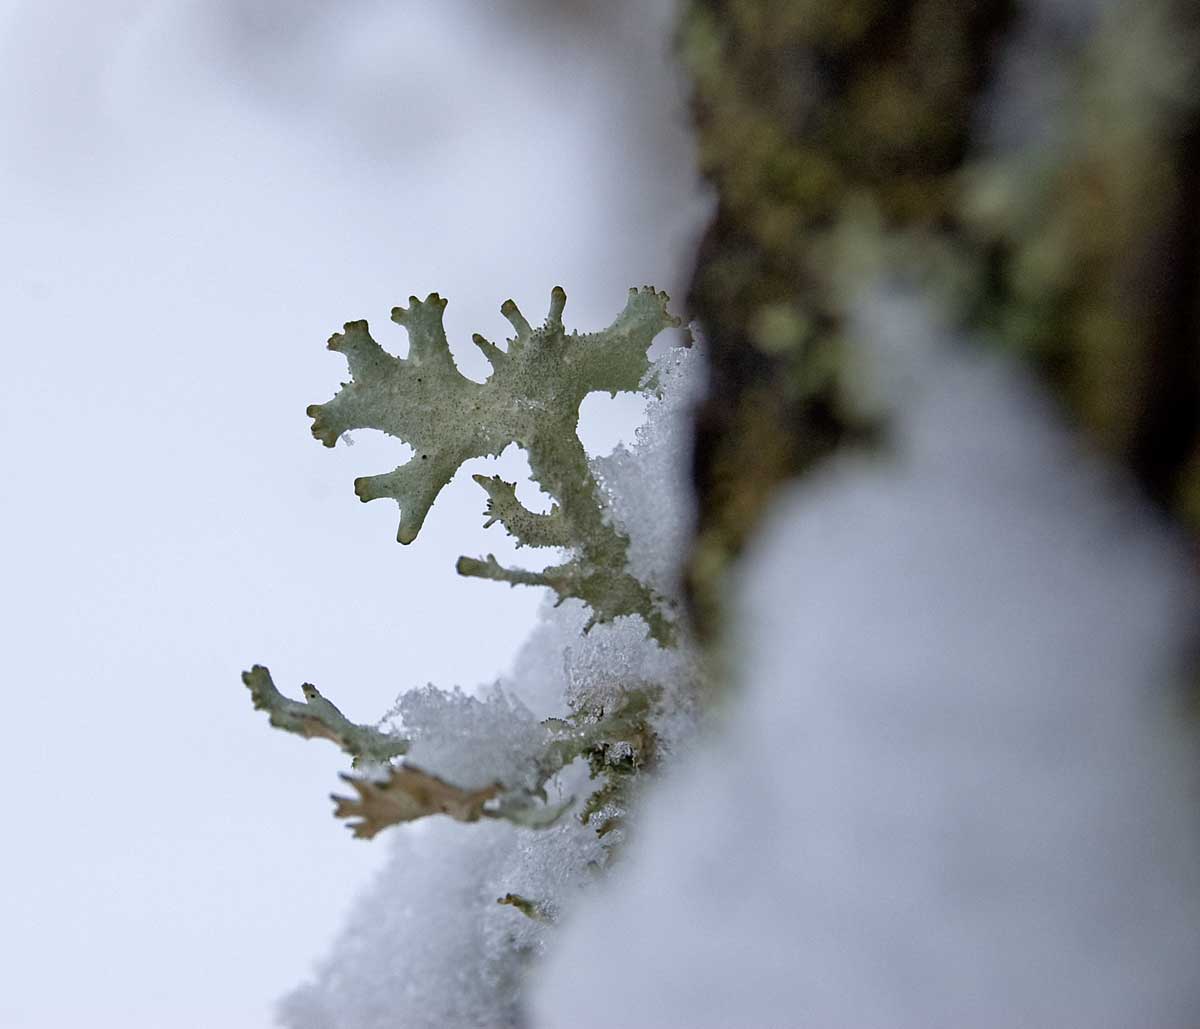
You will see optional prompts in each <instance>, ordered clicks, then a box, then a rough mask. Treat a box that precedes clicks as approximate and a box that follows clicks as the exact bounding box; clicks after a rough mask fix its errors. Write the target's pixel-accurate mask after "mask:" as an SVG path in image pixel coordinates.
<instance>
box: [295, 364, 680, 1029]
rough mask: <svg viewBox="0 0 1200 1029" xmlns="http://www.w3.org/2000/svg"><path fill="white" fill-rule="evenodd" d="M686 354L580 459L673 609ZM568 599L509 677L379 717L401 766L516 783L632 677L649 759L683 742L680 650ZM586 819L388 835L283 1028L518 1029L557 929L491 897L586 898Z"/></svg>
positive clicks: (421, 826) (600, 869)
mask: <svg viewBox="0 0 1200 1029" xmlns="http://www.w3.org/2000/svg"><path fill="white" fill-rule="evenodd" d="M699 366H700V358H699V356H698V355H697V354H695V353H693V352H691V351H686V350H679V349H674V350H670V351H668V352H666V353H665V354H664V355H663V356H662V357H661V358H659V359H658V361H657V362H656V363H655V370H656V371H657V373H658V381H659V382H660V383H661V386H662V392H661V395H660V396H658V397H657V398H655V399H653V400H652V401H651V402H650V404H649V405H648V412H647V423H646V425H645V426H644V427H643V428H642V429H641V430H639V432H638V433H637V435H636V438H635V442H634V444H633V445H632V446H631V447H624V446H622V447H620V448H618V450H617V451H615V452H614V453H613V454H612V455H610V456H609V457H604V458H597V459H595V460H594V467H595V468H596V470H597V472H598V474H600V475H602V476H603V488H604V491H605V495H606V497H607V498H608V499H609V501H610V502H611V504H612V505H613V511H612V517H613V518H614V519H616V521H617V522H618V524H619V525H620V526H621V527H622V529H624V531H625V532H626V533H627V534H628V535H629V537H630V543H631V547H630V553H631V562H630V563H631V568H632V569H633V570H634V572H635V573H636V574H638V575H639V576H643V577H645V580H646V581H648V582H650V583H651V584H652V585H654V586H655V588H657V589H658V590H660V591H661V592H662V593H663V594H664V595H665V596H666V597H667V598H668V599H670V600H674V601H676V602H677V593H676V589H675V583H674V579H673V574H672V571H671V569H673V568H674V567H675V566H676V565H677V563H678V560H679V557H680V548H681V547H682V544H683V541H684V539H685V533H686V531H687V528H688V526H689V524H690V518H691V510H692V498H691V495H690V490H689V486H688V483H687V481H686V477H685V473H684V471H682V469H685V468H686V454H687V450H688V446H689V442H690V431H691V429H690V422H689V417H688V416H689V414H690V411H689V404H690V402H691V400H692V398H694V396H695V395H696V392H697V389H698V386H697V383H698V379H699V374H700V371H699ZM587 618H588V612H587V610H586V609H585V608H584V607H583V605H582V604H580V603H579V602H578V601H568V602H567V603H565V604H563V605H561V606H560V607H557V608H555V607H553V606H551V605H550V603H549V601H547V603H546V605H545V607H544V608H543V612H542V618H541V622H540V624H539V626H538V628H537V629H536V630H535V631H534V633H533V635H532V636H531V638H530V639H529V641H528V642H527V643H526V644H525V646H524V647H523V648H522V650H521V651H520V653H519V655H518V657H517V659H516V661H515V663H514V667H513V670H512V671H511V672H510V673H509V674H508V675H506V676H504V677H503V678H501V679H500V681H499V682H497V683H496V684H493V685H492V686H490V687H487V688H484V689H481V690H479V691H477V695H474V696H472V695H469V694H467V693H465V692H463V691H461V690H457V689H455V690H442V689H438V688H436V687H433V686H425V687H421V688H418V689H415V690H410V691H408V692H406V693H404V694H403V695H402V696H401V697H400V698H399V700H398V702H397V705H396V708H395V709H393V711H392V712H391V713H390V717H391V718H392V720H393V721H394V722H395V723H396V727H397V731H400V732H403V733H404V734H405V735H407V736H409V737H411V738H412V740H413V744H412V748H411V750H410V751H409V754H408V755H407V758H406V759H407V760H409V761H411V762H412V763H413V764H414V765H416V766H418V767H420V768H422V769H424V770H425V771H428V772H432V773H433V774H435V775H439V776H441V777H443V778H445V779H447V780H449V781H451V782H454V783H455V784H456V785H461V786H479V785H483V784H486V783H489V782H493V781H495V780H497V779H502V780H504V781H505V782H506V783H508V784H510V785H511V784H512V783H514V782H517V781H520V780H521V777H522V776H523V775H524V774H526V773H527V770H528V768H529V764H530V757H531V754H532V753H533V751H534V749H535V747H536V744H537V742H538V741H539V740H540V739H542V738H543V737H544V733H543V732H542V730H541V728H540V725H539V722H540V720H541V719H543V718H546V717H550V716H555V717H562V716H564V715H566V714H568V713H569V710H570V708H571V706H572V705H573V704H576V703H579V702H582V701H583V700H585V699H591V700H592V701H593V702H594V701H595V700H597V699H600V700H603V699H604V698H605V697H606V696H607V695H608V694H609V693H610V692H615V691H619V690H620V689H622V688H627V687H630V686H637V685H642V684H647V683H649V684H655V685H657V686H659V687H661V688H662V695H661V701H660V711H659V714H658V716H657V718H656V721H655V727H656V729H657V730H658V733H659V745H660V749H662V750H663V751H677V752H682V751H683V749H684V747H685V744H686V741H687V740H688V739H689V738H690V737H691V736H692V735H693V731H692V730H693V727H694V724H695V721H694V720H695V706H694V697H695V694H696V690H697V684H698V682H699V681H700V679H701V671H700V668H699V664H698V660H697V657H696V654H695V652H694V651H693V650H692V649H690V648H689V647H688V646H687V645H686V644H684V645H682V646H681V647H679V648H676V649H673V650H669V651H668V650H664V649H662V648H661V647H659V646H658V644H656V643H655V642H654V641H653V640H650V639H648V638H647V636H646V627H645V625H644V624H643V623H642V622H641V620H640V619H637V618H623V619H618V620H617V621H616V622H614V623H612V624H608V625H600V626H596V627H595V628H593V629H592V630H591V631H590V632H589V633H588V634H587V635H586V636H585V635H584V634H583V626H584V624H585V623H586V621H587ZM594 788H595V786H594V784H590V783H589V780H588V778H587V770H586V768H584V767H583V766H582V763H581V762H576V763H575V765H573V766H571V767H569V768H568V769H566V770H565V771H564V773H562V774H561V775H560V776H559V777H558V781H557V782H555V783H553V784H552V786H551V789H550V790H549V792H550V794H551V796H550V798H549V799H550V801H551V802H552V803H554V802H557V801H559V800H562V799H566V798H567V797H569V796H572V795H573V796H575V797H577V798H578V799H579V800H582V799H583V797H585V796H587V794H588V793H590V792H591V790H592V789H594ZM619 838H620V831H619V830H618V832H617V833H616V834H613V835H610V836H608V837H606V839H605V840H604V841H601V840H600V839H599V838H598V837H597V835H596V832H595V826H594V824H593V825H592V826H584V825H582V824H581V823H580V822H579V820H578V819H577V818H576V817H575V816H574V815H573V814H568V815H567V816H565V817H564V818H563V819H562V820H561V821H560V822H559V823H558V824H557V825H555V826H554V827H552V828H550V829H547V830H530V829H522V828H516V827H514V826H512V825H510V824H508V823H496V822H487V821H484V822H480V823H476V824H471V825H463V824H459V823H455V822H451V821H449V820H448V819H445V818H441V817H435V818H429V819H425V820H423V821H421V822H418V823H415V824H412V825H407V826H400V827H398V828H396V829H391V830H388V832H387V834H386V836H385V837H381V838H380V839H379V840H378V841H377V842H378V844H382V845H386V846H389V847H390V848H391V852H390V855H389V859H388V863H387V865H386V867H385V868H384V870H383V872H382V873H381V874H380V876H379V877H378V879H377V880H376V882H375V883H374V884H373V885H372V887H371V888H370V889H369V890H368V891H367V892H366V893H365V894H364V896H363V897H362V898H361V899H360V901H359V903H358V904H357V906H356V907H355V910H354V911H353V912H352V914H351V915H350V917H349V919H348V921H347V924H346V928H345V929H344V931H343V932H342V933H341V935H340V936H339V938H338V940H337V941H336V942H335V943H334V945H333V947H332V949H331V952H330V954H329V957H328V958H327V959H326V960H325V961H324V962H323V963H322V965H321V966H320V967H319V968H318V969H317V971H316V974H315V976H314V977H313V978H312V979H311V981H310V982H308V983H306V984H305V985H304V986H302V987H300V988H299V989H297V990H295V991H294V992H293V993H291V994H290V995H289V996H288V997H286V998H285V999H284V1001H283V1002H282V1003H281V1005H280V1008H279V1020H280V1023H281V1024H282V1025H285V1026H288V1027H290V1029H333V1027H337V1029H383V1027H388V1029H392V1027H395V1026H397V1025H402V1026H405V1027H412V1029H423V1027H430V1029H433V1027H454V1026H508V1025H519V1024H522V1023H523V1021H524V1017H523V996H524V987H525V982H526V977H527V973H528V970H529V969H530V968H531V967H532V966H533V965H534V963H536V962H537V960H538V959H539V958H540V956H541V955H542V953H543V951H544V950H545V948H546V946H547V942H548V939H550V937H551V935H552V934H553V932H554V930H555V928H556V926H554V925H549V924H546V923H543V922H538V921H535V920H533V919H530V918H528V917H526V916H525V915H524V914H522V913H521V912H519V911H518V910H517V909H516V908H514V907H512V906H508V905H500V904H497V900H498V899H499V898H501V897H503V896H505V895H506V894H508V893H516V894H519V895H521V896H522V897H524V898H527V899H530V900H533V901H536V902H537V903H538V904H539V905H540V906H541V908H542V909H543V910H544V911H545V912H546V913H547V914H548V915H549V916H550V917H551V918H553V919H557V918H559V917H560V916H562V915H563V914H564V913H565V912H566V911H568V910H569V909H570V908H571V907H572V906H573V905H574V903H575V902H576V900H577V898H578V897H579V896H580V895H581V894H582V893H584V892H585V891H591V890H594V889H596V888H597V887H599V886H600V885H601V884H602V883H603V880H604V877H605V875H606V867H607V865H608V864H609V852H608V850H607V849H606V846H605V844H607V843H612V842H615V841H616V840H617V839H619Z"/></svg>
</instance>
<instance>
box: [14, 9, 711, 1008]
mask: <svg viewBox="0 0 1200 1029" xmlns="http://www.w3.org/2000/svg"><path fill="white" fill-rule="evenodd" d="M672 6H673V5H672V4H671V3H670V2H669V0H621V2H613V0H608V2H600V0H597V2H595V3H594V4H589V3H578V2H577V3H570V2H563V0H503V2H496V3H489V4H478V3H468V2H466V0H440V2H438V3H436V4H435V3H417V2H405V0H391V2H383V0H341V2H335V0H90V2H89V3H86V4H83V3H79V2H78V0H8V2H4V3H0V239H2V240H3V249H2V250H0V253H2V255H3V256H2V258H0V259H2V261H3V269H2V270H3V274H2V275H0V305H2V307H0V309H2V311H3V322H4V327H5V340H4V346H3V359H2V364H0V389H2V390H3V402H2V403H0V430H2V431H3V434H4V438H5V440H6V443H7V448H6V456H5V458H4V461H3V465H2V469H3V475H2V476H0V529H2V530H3V533H2V538H3V544H2V545H0V546H2V561H3V565H2V574H3V581H4V582H6V583H7V584H8V585H7V588H6V589H4V591H3V593H2V594H0V645H2V646H3V652H4V656H5V667H6V669H7V673H8V674H7V682H6V683H5V686H4V717H5V722H6V727H7V732H6V733H5V743H4V746H3V748H0V755H2V756H0V761H2V772H3V782H4V789H5V794H6V797H7V801H6V805H5V823H4V824H5V831H4V835H3V840H4V845H3V847H0V874H2V875H3V880H4V883H5V887H4V889H3V890H0V966H2V967H3V970H4V971H3V975H2V977H0V978H2V979H3V986H2V987H0V1025H3V1026H5V1027H9V1029H16V1027H35V1026H36V1027H44V1026H73V1025H86V1026H165V1025H170V1026H214V1025H220V1026H229V1027H239V1026H248V1027H249V1026H263V1025H266V1024H268V1023H269V1021H270V1011H271V1007H272V1005H273V1002H274V1001H275V999H276V998H277V997H278V996H279V995H280V994H281V993H283V992H284V991H286V990H287V989H289V988H290V987H292V986H294V985H295V984H296V983H297V982H299V981H300V980H301V979H302V978H303V977H304V976H305V974H306V973H307V971H308V969H309V967H310V965H311V963H312V962H313V961H314V960H315V959H316V958H317V957H318V956H319V955H320V954H321V953H323V952H324V950H325V949H326V948H327V947H328V944H329V942H330V941H331V939H332V938H333V934H334V932H335V930H336V928H337V926H338V925H339V923H340V922H341V920H342V918H343V916H344V915H345V913H346V911H347V908H348V906H349V904H350V901H351V899H352V898H353V897H354V895H355V894H356V893H357V892H358V891H359V890H360V888H361V886H362V885H363V883H364V882H365V881H366V880H367V878H368V877H369V876H370V875H371V873H372V871H373V869H374V868H375V867H376V866H377V865H378V864H379V863H380V862H381V861H382V857H383V851H382V849H381V848H378V847H374V848H373V847H372V846H370V845H369V844H364V843H362V842H361V841H355V840H352V839H351V838H350V836H349V834H348V833H347V832H346V831H345V829H344V828H343V827H342V826H340V825H339V824H338V823H336V822H335V821H334V820H333V818H332V817H331V815H330V804H329V802H328V800H327V794H328V793H329V792H330V790H331V789H332V788H334V787H336V786H337V780H336V773H337V771H338V770H340V769H342V768H344V766H345V763H344V761H343V759H342V757H341V755H339V754H338V753H337V752H336V751H335V750H334V748H333V747H331V746H329V745H328V744H326V743H324V742H322V741H315V742H307V743H306V742H304V741H301V740H298V739H296V738H295V737H291V736H286V735H284V734H282V733H279V732H277V731H274V730H272V729H270V728H269V727H268V725H267V722H266V717H265V715H264V714H263V713H262V712H255V711H253V710H252V709H251V706H250V701H249V697H248V695H247V693H246V690H245V689H244V687H243V686H242V685H241V684H240V682H239V678H238V677H239V673H240V671H241V670H242V669H243V668H246V667H248V666H249V665H250V664H252V663H255V662H260V663H264V664H267V665H269V666H270V667H271V669H272V672H273V674H274V676H275V678H276V681H277V683H278V684H279V686H280V688H281V689H283V690H284V691H285V692H286V693H289V694H291V695H293V696H295V695H297V694H298V686H299V683H300V682H301V681H303V680H311V681H313V682H315V683H317V685H318V686H320V687H321V689H322V690H323V691H324V692H325V693H326V695H328V696H329V697H331V698H332V699H333V700H334V701H335V702H336V703H337V704H339V706H341V707H342V709H343V710H344V711H345V712H346V714H347V715H348V716H349V717H351V718H353V719H355V720H358V721H372V720H374V719H375V718H377V717H378V716H379V715H381V714H382V713H383V711H384V710H385V709H386V708H387V707H388V706H389V705H390V704H391V702H392V701H393V699H394V697H395V695H396V694H397V693H398V692H399V691H400V690H402V689H404V688H407V687H411V686H415V685H420V684H422V683H424V682H426V681H429V680H433V681H435V682H436V683H437V684H438V685H441V686H447V687H448V686H451V685H453V684H456V683H457V684H461V685H463V686H465V687H470V686H473V685H475V684H477V683H480V682H485V681H489V680H491V679H492V678H494V677H495V676H496V675H497V674H498V673H500V672H501V671H503V670H504V669H505V667H506V666H507V664H508V662H509V660H510V658H511V657H512V655H513V654H514V652H515V650H516V648H517V647H518V646H519V644H520V643H521V641H522V639H523V637H524V635H525V633H526V631H527V629H528V627H529V626H530V625H531V624H532V618H533V612H534V610H535V608H536V606H537V604H538V603H539V600H540V597H539V596H538V594H537V592H536V591H519V590H507V589H504V588H503V587H501V586H498V585H497V584H494V583H485V582H478V581H473V580H464V579H461V578H458V577H457V576H455V575H454V573H453V562H454V559H455V558H456V557H457V555H458V554H459V553H463V552H465V553H470V554H475V553H484V552H487V551H489V550H491V551H495V552H496V553H497V555H498V556H500V557H501V558H502V559H503V556H504V555H505V554H506V553H509V551H508V550H507V549H506V542H505V541H504V539H502V538H501V530H500V529H499V527H495V528H493V529H492V530H491V531H490V532H489V533H487V534H485V533H484V532H483V530H482V529H481V528H480V526H481V521H482V520H481V517H480V512H481V510H482V497H481V495H480V493H479V491H478V489H477V487H475V486H474V484H473V483H471V482H470V480H469V472H470V471H472V470H480V468H479V467H475V468H472V467H471V466H468V467H467V468H466V469H465V470H464V472H462V473H460V475H459V477H458V478H457V479H456V480H455V482H454V483H453V484H452V485H451V487H449V488H448V489H447V490H446V491H445V493H443V495H442V497H441V498H440V500H439V502H438V504H437V506H436V507H435V509H434V511H433V513H432V514H431V516H430V518H429V521H428V522H427V523H426V526H425V529H424V531H423V533H422V536H421V538H420V539H419V540H418V541H417V542H416V543H415V544H414V545H413V546H411V547H400V546H399V545H397V544H396V543H395V542H394V534H395V527H396V509H395V506H394V505H392V504H390V503H387V502H383V501H379V502H376V503H374V504H370V505H366V506H363V505H361V504H359V502H358V501H357V499H356V498H355V496H354V494H353V490H352V485H351V483H352V479H353V478H354V476H355V475H359V474H370V473H374V472H381V471H386V470H388V469H390V468H391V467H393V466H394V465H395V464H397V463H399V462H400V461H401V460H402V459H403V458H404V457H405V452H404V450H403V448H402V447H401V446H400V445H399V444H397V443H395V442H394V441H385V440H382V439H373V438H371V434H369V433H362V434H357V435H356V437H355V442H356V444H357V445H356V446H355V447H353V448H349V447H343V446H339V447H338V448H337V449H336V450H334V451H332V452H331V451H328V450H326V449H324V448H323V447H321V446H320V445H319V444H318V443H317V442H316V441H315V440H313V439H312V438H311V436H310V434H309V431H308V425H309V422H308V419H307V418H306V417H305V415H304V408H305V406H306V405H307V404H309V403H317V402H323V401H325V400H327V399H328V398H329V397H330V396H332V394H333V393H334V391H335V390H336V389H337V387H338V384H339V383H340V382H341V381H342V379H344V378H345V377H346V374H345V365H344V362H343V361H342V359H341V358H339V357H337V356H336V355H333V354H330V353H328V352H326V351H325V350H324V348H323V344H324V341H325V339H326V338H327V337H328V335H329V334H330V333H331V332H333V331H336V330H337V329H339V328H340V326H341V323H342V322H343V321H346V320H348V319H351V318H360V317H365V318H369V319H370V320H371V322H372V326H373V328H374V330H375V332H376V335H377V338H379V339H380V340H381V342H384V343H385V345H389V346H392V347H399V348H401V349H402V348H403V345H404V337H403V333H402V331H401V330H400V329H398V328H397V327H395V326H392V325H391V324H390V323H389V321H388V312H389V310H390V308H391V307H392V305H393V304H397V303H405V302H406V298H407V297H408V295H409V294H411V293H416V294H420V295H422V296H423V295H424V294H425V293H427V292H430V291H437V292H440V293H441V294H442V295H443V296H446V297H448V298H449V300H450V306H449V308H448V310H447V313H446V320H447V328H448V331H449V334H450V337H451V341H452V346H454V347H455V352H456V355H457V356H459V358H460V363H461V366H462V368H463V370H464V372H466V373H467V374H469V375H473V376H475V377H480V376H482V374H484V366H483V362H482V359H481V358H479V357H478V356H477V355H476V354H475V353H472V352H470V351H471V350H473V348H470V345H469V337H470V333H471V332H473V331H480V332H482V333H483V334H484V335H487V336H489V337H490V338H493V339H495V338H500V337H503V335H504V332H505V329H506V328H507V325H506V323H505V322H504V321H503V319H502V318H501V317H500V315H499V313H498V308H499V305H500V303H501V302H502V301H503V300H505V299H506V298H508V297H510V296H511V297H513V298H514V299H515V300H516V301H517V303H518V304H519V305H521V306H522V308H523V310H524V311H525V313H526V315H527V316H528V317H529V318H530V320H532V321H536V320H538V319H539V318H540V317H541V316H542V314H543V313H544V310H545V304H546V302H547V298H548V294H549V290H550V287H551V286H553V285H555V284H556V283H561V284H562V285H563V286H564V287H565V288H566V290H567V293H568V296H569V300H568V315H569V324H570V325H572V326H575V327H578V328H581V329H594V328H598V327H601V326H603V325H605V324H607V323H608V321H609V320H610V319H611V318H612V317H613V316H614V315H615V314H616V312H617V311H618V310H619V309H620V307H621V306H622V304H623V300H624V292H625V290H626V288H627V287H628V286H630V285H635V284H642V283H654V284H656V285H658V286H660V287H664V288H667V289H668V290H670V291H671V292H673V293H674V294H675V295H676V297H677V300H679V299H681V291H680V290H679V285H680V282H681V280H682V279H683V277H684V275H685V273H686V271H687V268H686V265H687V260H688V254H689V251H690V248H691V246H692V245H693V243H694V240H695V238H696V235H697V233H698V231H699V228H700V226H701V224H702V222H703V219H704V214H705V209H706V205H705V201H704V198H703V197H702V196H701V194H700V191H699V187H698V186H697V184H696V183H695V180H694V176H693V171H692V155H691V152H690V149H689V141H688V136H687V131H686V116H685V112H684V104H683V99H682V88H681V86H680V83H679V82H678V80H677V78H676V76H675V72H674V69H673V68H672V65H671V62H670V60H669V56H668V51H669V44H670V38H669V37H670V30H671V20H672V13H673V12H672ZM676 309H677V312H679V311H681V308H680V305H679V304H678V303H677V305H676ZM464 344H465V346H464ZM585 413H586V421H585V429H586V430H587V433H588V435H587V440H588V442H589V444H590V446H591V447H592V448H594V449H597V450H600V449H606V448H607V447H610V446H611V445H612V444H613V443H614V442H615V441H616V440H617V439H619V438H622V437H623V436H625V435H628V434H629V433H630V431H631V426H632V424H633V423H634V421H635V419H636V416H637V405H636V404H631V403H624V404H622V403H620V402H619V401H618V402H611V401H604V402H601V401H596V400H590V401H589V404H588V407H587V409H586V412H585ZM521 460H522V459H520V458H519V457H515V456H514V455H511V454H509V455H506V456H505V458H504V459H502V461H501V462H500V464H499V465H498V466H497V467H499V468H500V469H501V470H503V471H504V472H505V473H506V474H508V475H510V476H511V475H517V474H521V468H522V464H521ZM477 465H479V466H480V467H482V466H483V463H482V462H479V463H477Z"/></svg>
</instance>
